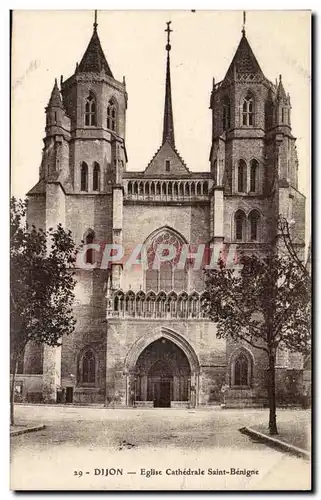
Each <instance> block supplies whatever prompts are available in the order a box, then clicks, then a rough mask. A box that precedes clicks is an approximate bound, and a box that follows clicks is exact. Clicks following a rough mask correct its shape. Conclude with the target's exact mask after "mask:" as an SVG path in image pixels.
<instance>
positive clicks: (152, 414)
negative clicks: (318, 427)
mask: <svg viewBox="0 0 321 500" xmlns="http://www.w3.org/2000/svg"><path fill="white" fill-rule="evenodd" d="M15 414H16V422H17V423H18V424H21V425H26V424H31V425H33V424H34V425H38V424H45V425H46V428H45V429H44V430H41V431H37V432H33V433H30V434H23V435H19V436H14V437H12V438H11V488H12V489H15V490H37V489H42V490H44V489H45V490H52V489H54V490H57V489H58V490H159V489H165V490H198V489H202V490H226V489H228V490H246V489H247V490H261V489H271V490H293V489H298V490H306V489H309V488H310V463H309V462H308V461H307V460H304V459H302V458H297V457H294V456H291V455H289V454H287V453H285V452H281V451H278V450H275V449H272V448H270V447H268V446H266V445H265V444H263V443H260V442H255V441H254V440H251V439H250V438H249V437H248V436H245V435H243V434H241V433H240V432H239V429H240V428H241V427H244V426H251V425H255V424H259V423H261V422H265V421H266V422H267V420H268V411H267V410H261V409H244V410H220V409H199V410H187V409H161V408H159V409H156V408H155V409H105V408H82V407H75V406H66V407H60V406H56V407H55V406H40V405H39V406H35V405H33V406H31V405H30V406H22V405H17V406H16V408H15ZM294 418H296V419H299V420H300V419H301V421H302V425H304V424H306V422H307V421H309V418H310V415H309V412H305V411H300V410H280V411H279V412H278V420H279V422H280V424H281V423H284V424H286V422H287V421H291V420H293V419H294ZM184 472H185V474H184ZM195 472H198V474H196V473H195Z"/></svg>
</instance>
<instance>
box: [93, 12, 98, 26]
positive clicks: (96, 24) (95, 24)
mask: <svg viewBox="0 0 321 500" xmlns="http://www.w3.org/2000/svg"><path fill="white" fill-rule="evenodd" d="M97 26H98V23H97V10H95V21H94V31H97Z"/></svg>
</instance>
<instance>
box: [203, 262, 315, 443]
mask: <svg viewBox="0 0 321 500" xmlns="http://www.w3.org/2000/svg"><path fill="white" fill-rule="evenodd" d="M239 264H240V265H239V266H237V267H234V268H232V269H231V268H228V267H227V266H226V264H225V263H224V261H223V260H220V261H219V265H218V267H217V269H211V270H206V271H205V295H204V301H203V304H202V307H203V309H204V311H205V313H206V314H207V316H208V317H209V318H210V319H211V320H212V321H214V322H215V323H216V324H217V336H218V337H219V338H226V339H231V340H233V341H242V342H244V343H247V344H249V345H250V346H252V347H254V348H257V349H260V350H263V351H265V352H266V354H267V356H268V372H267V374H268V380H267V388H268V397H269V408H270V417H269V429H270V434H277V425H276V389H275V359H276V350H277V348H278V347H279V346H280V347H282V348H283V349H284V348H286V349H288V350H290V351H295V352H300V353H303V354H306V353H308V352H309V351H310V328H311V283H310V276H309V273H308V272H307V271H306V269H305V267H304V266H302V263H301V261H300V260H299V259H298V257H297V255H296V258H295V259H293V258H292V256H291V255H289V256H288V257H283V256H279V255H278V254H277V253H273V252H271V253H268V255H265V256H261V257H260V256H256V255H252V256H248V255H242V256H241V257H240V259H239Z"/></svg>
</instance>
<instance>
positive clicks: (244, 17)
mask: <svg viewBox="0 0 321 500" xmlns="http://www.w3.org/2000/svg"><path fill="white" fill-rule="evenodd" d="M245 24H246V10H243V26H242V35H243V36H245Z"/></svg>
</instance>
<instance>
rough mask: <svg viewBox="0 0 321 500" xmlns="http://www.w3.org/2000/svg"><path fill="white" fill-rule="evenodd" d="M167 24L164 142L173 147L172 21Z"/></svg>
mask: <svg viewBox="0 0 321 500" xmlns="http://www.w3.org/2000/svg"><path fill="white" fill-rule="evenodd" d="M166 24H167V28H166V30H165V32H166V33H167V44H166V47H165V48H166V51H167V62H166V84H165V106H164V125H163V144H164V143H165V142H166V141H168V142H169V143H170V144H171V145H172V146H173V147H175V137H174V120H173V109H172V89H171V71H170V57H169V53H170V50H171V45H170V34H171V32H172V31H173V30H171V29H170V24H171V21H167V23H166Z"/></svg>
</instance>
